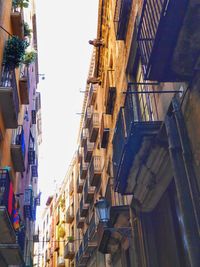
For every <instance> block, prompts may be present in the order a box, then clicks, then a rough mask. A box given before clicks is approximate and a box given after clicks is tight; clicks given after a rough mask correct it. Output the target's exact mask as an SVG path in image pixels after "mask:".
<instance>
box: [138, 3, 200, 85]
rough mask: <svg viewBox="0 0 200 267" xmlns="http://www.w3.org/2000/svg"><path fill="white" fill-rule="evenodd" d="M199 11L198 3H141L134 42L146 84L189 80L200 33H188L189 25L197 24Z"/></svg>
mask: <svg viewBox="0 0 200 267" xmlns="http://www.w3.org/2000/svg"><path fill="white" fill-rule="evenodd" d="M198 10H199V7H198V1H197V2H196V3H194V1H190V0H186V1H172V0H170V1H163V0H159V1H157V0H149V1H144V4H143V9H142V15H141V20H140V24H139V29H138V38H137V39H138V44H139V48H140V53H141V56H142V63H143V66H144V76H145V79H146V80H153V81H160V82H176V81H188V80H190V79H191V78H192V76H193V74H194V71H195V67H196V65H197V61H198V58H199V56H198V55H199V51H200V42H199V39H200V37H199V36H200V29H199V27H194V29H193V31H191V25H198V24H199V22H200V19H199V15H198ZM180 11H181V12H180ZM194 43H195V44H196V45H193V44H194Z"/></svg>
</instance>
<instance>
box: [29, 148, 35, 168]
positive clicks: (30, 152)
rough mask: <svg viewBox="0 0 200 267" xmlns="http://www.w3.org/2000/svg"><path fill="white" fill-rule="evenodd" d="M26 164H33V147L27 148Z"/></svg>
mask: <svg viewBox="0 0 200 267" xmlns="http://www.w3.org/2000/svg"><path fill="white" fill-rule="evenodd" d="M28 164H30V165H34V164H35V149H34V148H32V147H29V149H28Z"/></svg>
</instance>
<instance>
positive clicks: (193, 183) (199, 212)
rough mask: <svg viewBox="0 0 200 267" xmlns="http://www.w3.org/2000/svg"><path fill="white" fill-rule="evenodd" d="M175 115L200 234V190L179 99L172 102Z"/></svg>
mask: <svg viewBox="0 0 200 267" xmlns="http://www.w3.org/2000/svg"><path fill="white" fill-rule="evenodd" d="M172 106H173V113H174V117H175V120H176V124H177V129H178V133H179V138H180V143H181V147H182V156H183V160H184V165H185V170H186V175H187V180H188V184H189V189H190V195H191V198H192V203H193V207H194V213H195V217H196V222H197V226H198V231H199V234H200V201H199V200H200V194H199V190H198V184H197V178H196V175H195V172H194V167H193V164H192V163H193V159H192V151H191V148H190V143H189V138H188V133H187V129H186V125H185V121H184V117H183V114H182V112H181V108H180V103H179V101H178V99H177V98H173V100H172Z"/></svg>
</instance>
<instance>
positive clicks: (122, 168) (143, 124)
mask: <svg viewBox="0 0 200 267" xmlns="http://www.w3.org/2000/svg"><path fill="white" fill-rule="evenodd" d="M130 90H135V89H134V88H130ZM134 98H137V95H131V94H127V96H126V100H125V105H124V108H121V109H120V112H119V114H118V118H117V122H116V128H115V133H114V136H113V171H114V180H115V190H116V191H117V192H120V193H121V194H123V195H126V194H133V193H134V190H135V186H136V184H137V181H138V180H139V179H140V178H139V177H140V175H142V172H144V173H145V170H146V178H145V180H146V179H147V180H148V178H149V179H150V180H152V173H155V172H154V171H153V170H152V172H151V171H150V169H151V166H149V164H150V162H148V161H147V159H148V157H149V156H151V152H152V151H154V149H159V146H158V147H157V148H156V142H157V139H156V138H157V135H158V133H159V130H160V128H161V124H162V122H160V121H157V120H154V116H153V115H154V114H153V110H152V107H153V106H154V105H155V104H156V103H155V104H154V103H153V102H152V99H151V98H150V96H149V95H147V94H142V95H140V98H139V99H136V100H138V101H140V102H137V101H136V100H135V103H137V107H136V106H135V105H134V104H133V101H134ZM153 99H154V98H153ZM144 103H145V104H144ZM153 144H154V146H153ZM157 152H158V151H157ZM155 156H156V155H154V157H155ZM152 162H153V161H152ZM152 164H153V163H152ZM148 169H149V171H148ZM144 173H143V174H144ZM147 175H148V177H147ZM142 177H143V176H142ZM143 178H144V177H143ZM147 180H146V181H147Z"/></svg>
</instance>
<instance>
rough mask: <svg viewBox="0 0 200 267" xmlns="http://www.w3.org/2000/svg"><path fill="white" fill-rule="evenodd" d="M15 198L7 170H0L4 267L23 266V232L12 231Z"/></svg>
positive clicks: (0, 213)
mask: <svg viewBox="0 0 200 267" xmlns="http://www.w3.org/2000/svg"><path fill="white" fill-rule="evenodd" d="M14 212H16V210H15V196H14V192H13V185H12V182H11V177H10V172H9V170H8V169H7V168H5V169H0V243H1V244H7V245H8V247H7V248H6V249H1V258H3V259H5V261H4V266H10V265H17V266H19V265H20V266H21V265H23V255H22V252H23V249H24V237H25V236H24V231H23V230H21V231H20V232H18V233H17V235H16V233H15V230H14V227H13V226H14V224H13V223H14V216H13V214H14Z"/></svg>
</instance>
